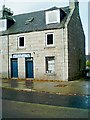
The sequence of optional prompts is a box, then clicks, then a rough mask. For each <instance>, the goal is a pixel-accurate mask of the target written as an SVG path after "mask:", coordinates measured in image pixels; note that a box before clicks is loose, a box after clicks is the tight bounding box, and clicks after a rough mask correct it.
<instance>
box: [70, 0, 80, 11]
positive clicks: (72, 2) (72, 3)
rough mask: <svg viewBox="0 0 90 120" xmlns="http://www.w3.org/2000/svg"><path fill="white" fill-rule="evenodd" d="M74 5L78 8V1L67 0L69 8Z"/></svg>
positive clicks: (72, 7)
mask: <svg viewBox="0 0 90 120" xmlns="http://www.w3.org/2000/svg"><path fill="white" fill-rule="evenodd" d="M76 7H78V8H79V2H78V0H69V8H70V10H71V9H74V8H76Z"/></svg>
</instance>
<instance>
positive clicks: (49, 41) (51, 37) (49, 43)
mask: <svg viewBox="0 0 90 120" xmlns="http://www.w3.org/2000/svg"><path fill="white" fill-rule="evenodd" d="M46 46H54V34H53V33H48V34H46Z"/></svg>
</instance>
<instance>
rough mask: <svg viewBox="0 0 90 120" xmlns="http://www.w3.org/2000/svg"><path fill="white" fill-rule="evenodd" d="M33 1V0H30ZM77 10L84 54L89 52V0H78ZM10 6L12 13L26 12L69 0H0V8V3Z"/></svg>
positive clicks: (58, 4) (0, 7)
mask: <svg viewBox="0 0 90 120" xmlns="http://www.w3.org/2000/svg"><path fill="white" fill-rule="evenodd" d="M32 1H33V2H32ZM72 1H73V0H72ZM78 1H79V12H80V17H81V21H82V25H83V29H84V33H85V37H86V54H88V52H89V53H90V48H89V47H88V46H90V45H89V44H88V2H89V0H78ZM3 4H5V6H6V7H8V8H11V10H12V11H13V12H14V15H17V14H22V13H28V12H33V11H38V10H44V9H48V8H50V7H53V6H57V7H65V6H67V5H69V0H0V10H1V9H2V5H3Z"/></svg>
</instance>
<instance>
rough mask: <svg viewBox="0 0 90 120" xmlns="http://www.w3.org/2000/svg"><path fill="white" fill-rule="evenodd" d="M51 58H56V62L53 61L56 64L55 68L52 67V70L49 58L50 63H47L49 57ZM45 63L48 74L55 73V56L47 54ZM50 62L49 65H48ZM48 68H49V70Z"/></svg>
mask: <svg viewBox="0 0 90 120" xmlns="http://www.w3.org/2000/svg"><path fill="white" fill-rule="evenodd" d="M50 58H54V59H53V60H54V63H52V64H54V70H53V69H52V70H50V69H51V68H50V66H51V65H50V64H49V62H51V61H49V60H48V63H47V59H50ZM45 63H46V64H45V65H46V70H45V72H46V73H47V74H55V56H46V57H45ZM47 64H48V65H47ZM47 66H48V68H47ZM52 66H53V65H52ZM47 69H48V70H47Z"/></svg>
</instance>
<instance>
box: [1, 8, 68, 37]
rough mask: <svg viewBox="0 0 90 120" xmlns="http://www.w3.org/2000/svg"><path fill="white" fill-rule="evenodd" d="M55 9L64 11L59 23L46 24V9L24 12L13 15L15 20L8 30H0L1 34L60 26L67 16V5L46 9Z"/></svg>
mask: <svg viewBox="0 0 90 120" xmlns="http://www.w3.org/2000/svg"><path fill="white" fill-rule="evenodd" d="M55 9H60V11H62V12H64V13H65V16H64V18H63V19H62V21H61V22H60V23H54V24H49V25H46V22H45V12H46V11H47V10H42V11H36V12H31V13H25V14H20V15H15V16H13V17H14V19H15V21H16V22H15V23H14V24H13V25H12V26H11V27H10V28H9V29H8V30H6V31H5V32H2V34H3V35H5V34H17V33H25V32H32V31H41V30H48V29H57V28H62V27H64V25H65V22H66V19H67V16H68V15H69V6H67V7H63V8H57V7H52V8H50V9H48V10H55Z"/></svg>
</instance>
